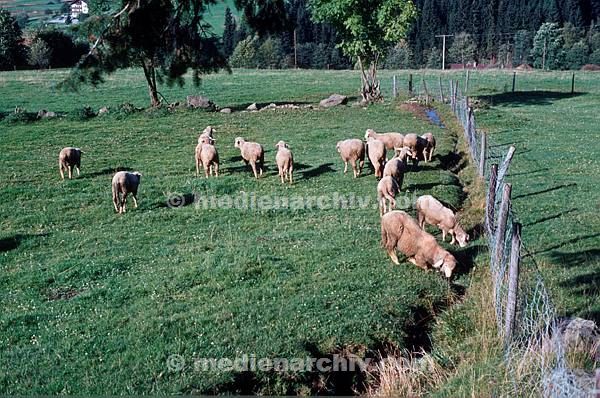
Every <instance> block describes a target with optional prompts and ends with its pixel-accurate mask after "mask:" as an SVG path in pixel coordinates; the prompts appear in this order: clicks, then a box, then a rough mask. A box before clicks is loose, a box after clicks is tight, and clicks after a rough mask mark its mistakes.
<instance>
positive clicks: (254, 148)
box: [235, 137, 265, 178]
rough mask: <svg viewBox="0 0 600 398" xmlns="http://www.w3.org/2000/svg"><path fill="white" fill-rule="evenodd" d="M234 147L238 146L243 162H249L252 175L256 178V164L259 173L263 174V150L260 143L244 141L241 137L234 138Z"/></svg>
mask: <svg viewBox="0 0 600 398" xmlns="http://www.w3.org/2000/svg"><path fill="white" fill-rule="evenodd" d="M235 147H236V148H239V150H240V152H241V154H242V159H243V160H244V163H246V164H248V163H250V166H251V167H252V172H253V173H254V177H255V178H258V173H257V170H256V167H257V166H258V168H259V171H260V175H261V176H262V175H263V167H264V166H265V151H264V150H263V147H262V145H260V144H258V143H256V142H246V141H245V140H244V139H243V138H242V137H237V138H236V139H235Z"/></svg>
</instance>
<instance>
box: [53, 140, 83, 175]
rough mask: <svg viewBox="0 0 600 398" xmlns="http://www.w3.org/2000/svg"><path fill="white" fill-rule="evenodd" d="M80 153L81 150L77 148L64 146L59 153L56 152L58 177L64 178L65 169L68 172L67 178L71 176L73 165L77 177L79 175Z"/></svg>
mask: <svg viewBox="0 0 600 398" xmlns="http://www.w3.org/2000/svg"><path fill="white" fill-rule="evenodd" d="M82 153H83V151H82V150H81V149H79V148H73V147H66V148H63V149H61V151H60V153H59V154H58V171H59V172H60V177H61V178H62V179H63V180H64V179H65V174H64V171H65V170H67V171H68V172H69V179H71V178H72V177H73V174H72V170H73V167H75V169H76V170H77V177H79V168H80V167H81V154H82Z"/></svg>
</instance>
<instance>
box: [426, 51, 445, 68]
mask: <svg viewBox="0 0 600 398" xmlns="http://www.w3.org/2000/svg"><path fill="white" fill-rule="evenodd" d="M425 59H426V63H425V66H426V67H427V68H428V69H440V68H441V67H442V52H441V51H440V50H439V49H438V48H437V47H431V48H430V49H429V50H428V51H427V57H426V58H425Z"/></svg>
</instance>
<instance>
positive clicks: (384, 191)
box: [377, 176, 400, 217]
mask: <svg viewBox="0 0 600 398" xmlns="http://www.w3.org/2000/svg"><path fill="white" fill-rule="evenodd" d="M398 192H400V187H399V186H398V183H397V182H396V180H395V179H394V178H393V177H390V176H387V177H383V178H382V179H381V180H379V183H378V184H377V203H379V215H380V216H382V217H383V215H384V214H385V213H387V212H388V211H392V209H393V208H394V207H396V195H397V194H398ZM388 201H389V203H390V206H389V209H388V208H387V206H386V202H388Z"/></svg>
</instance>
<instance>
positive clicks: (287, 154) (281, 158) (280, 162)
mask: <svg viewBox="0 0 600 398" xmlns="http://www.w3.org/2000/svg"><path fill="white" fill-rule="evenodd" d="M275 148H277V155H275V162H276V163H277V169H278V170H279V177H281V183H282V184H284V183H285V179H286V178H289V180H290V184H292V183H293V177H292V173H293V172H294V156H293V155H292V151H290V149H289V146H288V144H286V143H285V142H284V141H279V142H278V143H277V144H276V145H275Z"/></svg>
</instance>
